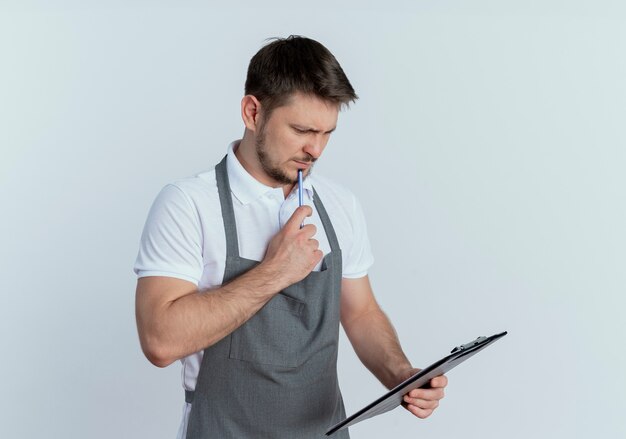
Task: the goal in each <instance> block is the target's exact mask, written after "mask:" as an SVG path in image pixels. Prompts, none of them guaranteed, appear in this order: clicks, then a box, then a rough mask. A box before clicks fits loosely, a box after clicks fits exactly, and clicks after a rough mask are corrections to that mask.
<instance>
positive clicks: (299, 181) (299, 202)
mask: <svg viewBox="0 0 626 439" xmlns="http://www.w3.org/2000/svg"><path fill="white" fill-rule="evenodd" d="M298 207H302V169H298ZM302 227H304V222H303V223H302V224H300V228H302Z"/></svg>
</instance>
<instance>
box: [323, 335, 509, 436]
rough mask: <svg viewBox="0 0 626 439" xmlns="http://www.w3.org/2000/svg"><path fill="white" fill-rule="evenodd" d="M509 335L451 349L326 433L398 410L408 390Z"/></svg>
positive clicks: (479, 340) (478, 340)
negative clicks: (448, 353)
mask: <svg viewBox="0 0 626 439" xmlns="http://www.w3.org/2000/svg"><path fill="white" fill-rule="evenodd" d="M506 334H507V332H506V331H504V332H501V333H499V334H494V335H492V336H490V337H478V338H477V339H476V340H474V341H471V342H469V343H466V344H464V345H461V346H457V347H455V348H454V349H452V351H451V352H450V355H447V356H445V357H443V358H442V359H441V360H439V361H437V362H435V363H433V364H431V365H430V366H428V367H426V368H424V369H422V370H420V371H419V372H418V373H416V374H415V375H413V376H412V377H410V378H408V379H406V380H405V381H403V382H401V383H400V384H398V385H397V386H396V387H394V388H393V389H391V390H390V391H389V392H387V393H385V394H384V395H383V396H381V397H380V398H378V399H377V400H376V401H374V402H372V403H371V404H368V405H366V406H365V407H363V408H362V409H361V410H359V411H358V412H356V413H354V414H353V415H351V416H349V417H347V418H346V419H344V420H343V421H341V422H339V423H337V424H335V425H333V426H332V427H331V428H330V429H329V430H328V431H327V432H326V436H330V435H332V434H333V433H335V432H337V431H339V430H343V429H344V428H347V427H350V426H351V425H354V424H356V423H357V422H361V421H364V420H365V419H369V418H372V417H374V416H378V415H382V414H383V413H386V412H388V411H390V410H393V409H395V408H396V407H398V406H399V405H400V404H402V401H403V397H404V395H406V394H407V393H408V392H410V391H411V390H413V389H417V388H420V387H426V386H427V385H428V383H429V382H430V380H431V379H433V378H435V377H436V376H439V375H442V374H444V373H446V372H448V371H449V370H451V369H453V368H454V367H456V366H458V365H459V364H461V363H462V362H464V361H465V360H467V359H468V358H470V357H472V356H474V355H476V354H477V353H478V352H480V351H482V350H483V349H485V348H486V347H487V346H489V345H490V344H492V343H493V342H495V341H496V340H499V339H500V338H502V337H504V336H505V335H506Z"/></svg>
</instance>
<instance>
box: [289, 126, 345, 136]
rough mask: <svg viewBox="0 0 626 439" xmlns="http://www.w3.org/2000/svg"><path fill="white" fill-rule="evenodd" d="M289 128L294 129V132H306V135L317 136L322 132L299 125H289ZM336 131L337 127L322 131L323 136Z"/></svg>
mask: <svg viewBox="0 0 626 439" xmlns="http://www.w3.org/2000/svg"><path fill="white" fill-rule="evenodd" d="M291 127H292V128H294V129H296V130H298V131H306V132H307V133H316V134H317V133H321V132H322V130H316V129H315V128H306V127H303V126H301V125H294V124H291ZM336 129H337V127H333V128H332V129H331V130H328V131H324V134H330V133H332V132H333V131H335V130H336Z"/></svg>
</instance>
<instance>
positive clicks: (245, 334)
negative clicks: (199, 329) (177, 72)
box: [185, 158, 349, 439]
mask: <svg viewBox="0 0 626 439" xmlns="http://www.w3.org/2000/svg"><path fill="white" fill-rule="evenodd" d="M215 171H216V178H217V188H218V191H219V196H220V204H221V208H222V218H223V220H224V229H225V232H226V268H225V270H224V283H227V282H229V281H230V280H232V279H234V278H236V277H238V276H240V275H241V274H243V273H245V272H246V271H248V270H250V269H251V268H253V267H254V266H256V265H257V264H258V263H259V262H258V261H253V260H249V259H244V258H242V257H241V256H239V244H238V241H237V227H236V223H235V214H234V211H233V204H232V197H231V191H230V184H229V182H228V175H227V171H226V158H224V160H222V161H221V162H220V164H219V165H217V166H216V168H215ZM314 204H315V208H316V209H317V212H318V214H319V216H320V219H321V221H322V224H323V226H324V230H325V232H326V236H327V237H328V241H329V243H330V249H331V252H330V253H329V254H327V255H326V256H325V257H324V259H323V261H322V268H321V271H313V272H311V273H310V274H309V275H308V276H307V277H306V278H304V279H303V280H302V281H300V282H298V283H296V284H294V285H291V286H289V287H287V288H286V289H284V290H282V291H281V292H280V293H278V294H277V295H275V296H274V297H273V298H272V299H271V300H270V301H269V302H267V304H265V306H264V307H263V308H261V309H260V310H259V311H258V312H257V313H256V314H255V315H254V316H253V317H252V318H251V319H250V320H248V321H247V322H246V323H244V324H243V325H242V326H241V327H239V328H238V329H237V330H235V331H234V332H233V333H231V334H230V335H228V336H226V337H224V338H223V339H222V340H220V341H219V342H217V343H216V344H214V345H213V346H210V347H208V348H207V349H205V351H204V356H203V357H202V363H201V365H200V371H199V374H198V381H197V384H196V389H195V391H194V392H190V391H187V392H186V394H185V400H186V401H187V402H188V403H191V404H192V406H191V413H190V414H189V422H188V424H187V439H200V438H218V439H223V438H236V439H246V438H254V439H262V438H272V439H274V438H289V439H293V438H298V439H309V438H315V439H319V438H322V437H325V436H324V434H325V432H326V431H327V430H328V428H329V427H330V426H332V425H333V424H335V423H337V422H339V421H341V420H343V419H344V418H345V410H344V406H343V401H342V399H341V393H340V391H339V385H338V382H337V347H338V336H339V298H340V293H341V277H342V276H341V274H342V271H341V250H340V248H339V243H338V241H337V236H336V235H335V230H334V229H333V226H332V224H331V223H330V219H329V218H328V214H327V213H326V210H325V209H324V206H323V204H322V202H321V200H320V198H319V196H318V195H317V193H316V192H315V190H314ZM285 269H286V270H288V269H289V267H285ZM335 437H336V438H338V439H339V438H349V434H348V430H342V431H340V432H338V433H336V435H335Z"/></svg>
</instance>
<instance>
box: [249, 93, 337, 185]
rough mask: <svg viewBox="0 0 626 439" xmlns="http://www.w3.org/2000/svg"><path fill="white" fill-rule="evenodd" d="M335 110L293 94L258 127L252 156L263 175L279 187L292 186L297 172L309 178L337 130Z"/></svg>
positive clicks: (327, 105)
mask: <svg viewBox="0 0 626 439" xmlns="http://www.w3.org/2000/svg"><path fill="white" fill-rule="evenodd" d="M338 115H339V107H338V105H336V104H333V103H329V102H326V101H323V100H321V99H320V98H317V97H315V96H309V95H303V94H299V93H296V94H294V95H293V96H292V97H291V99H290V100H289V101H288V102H287V104H286V105H283V106H281V107H277V108H275V109H274V111H273V112H272V113H271V115H270V117H269V120H264V121H262V123H261V124H260V126H259V130H258V133H257V136H256V140H255V146H256V154H257V158H258V160H259V163H260V164H261V167H262V169H263V171H264V172H265V174H267V176H268V177H270V178H271V179H272V180H274V181H275V182H277V183H280V184H294V183H295V182H296V181H297V180H298V169H302V171H303V174H304V175H309V174H310V173H311V169H312V167H313V163H314V162H315V161H316V160H317V159H318V158H319V157H320V156H321V155H322V152H323V151H324V148H325V147H326V144H327V143H328V139H329V137H330V133H331V132H333V131H334V130H335V127H336V126H337V117H338Z"/></svg>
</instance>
